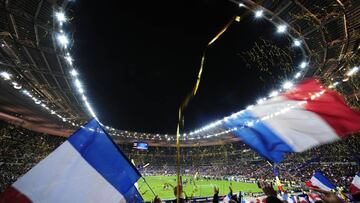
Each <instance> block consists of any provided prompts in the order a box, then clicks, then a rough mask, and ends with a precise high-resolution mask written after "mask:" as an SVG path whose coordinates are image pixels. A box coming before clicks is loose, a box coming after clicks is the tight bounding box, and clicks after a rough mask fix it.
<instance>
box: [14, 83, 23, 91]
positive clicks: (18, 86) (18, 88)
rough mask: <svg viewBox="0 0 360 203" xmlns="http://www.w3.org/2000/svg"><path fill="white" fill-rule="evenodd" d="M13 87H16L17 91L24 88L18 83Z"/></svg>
mask: <svg viewBox="0 0 360 203" xmlns="http://www.w3.org/2000/svg"><path fill="white" fill-rule="evenodd" d="M12 85H13V87H14V88H15V89H17V90H20V89H21V88H22V86H21V85H19V84H18V83H17V82H13V83H12Z"/></svg>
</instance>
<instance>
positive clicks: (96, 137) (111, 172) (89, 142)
mask: <svg viewBox="0 0 360 203" xmlns="http://www.w3.org/2000/svg"><path fill="white" fill-rule="evenodd" d="M68 141H69V142H70V143H71V144H72V145H73V147H74V148H75V149H76V150H77V151H78V152H79V153H80V154H81V156H82V157H83V158H84V159H85V160H86V161H87V162H88V163H89V164H90V165H91V166H92V167H93V168H94V169H95V170H96V171H98V172H99V174H101V175H102V176H103V177H104V178H105V179H106V180H107V181H108V182H109V183H110V184H111V185H113V186H114V187H115V188H116V189H117V190H118V191H119V192H120V193H121V194H125V193H127V192H128V191H129V190H130V189H131V188H132V187H133V186H134V183H135V182H136V181H137V180H138V179H139V177H140V174H139V172H138V171H137V170H136V168H135V167H134V166H133V165H132V164H131V163H130V162H129V160H128V159H127V158H126V157H125V155H124V154H123V153H122V152H121V151H120V150H119V148H117V146H115V144H114V143H113V142H112V140H111V139H110V138H109V137H108V135H107V134H106V133H105V132H104V130H103V129H102V128H101V126H100V125H99V123H98V122H97V121H96V120H95V119H93V120H91V121H90V122H89V123H87V124H86V125H85V126H84V127H83V128H81V129H79V130H78V131H77V132H75V133H74V134H73V135H72V136H71V137H69V139H68Z"/></svg>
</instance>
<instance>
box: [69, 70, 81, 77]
mask: <svg viewBox="0 0 360 203" xmlns="http://www.w3.org/2000/svg"><path fill="white" fill-rule="evenodd" d="M70 74H71V75H72V76H74V77H76V76H78V75H79V73H78V72H77V71H76V70H75V69H72V70H71V71H70Z"/></svg>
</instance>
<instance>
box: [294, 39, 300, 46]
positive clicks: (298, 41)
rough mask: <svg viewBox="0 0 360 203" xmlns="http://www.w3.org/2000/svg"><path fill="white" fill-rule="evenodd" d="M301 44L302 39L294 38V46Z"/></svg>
mask: <svg viewBox="0 0 360 203" xmlns="http://www.w3.org/2000/svg"><path fill="white" fill-rule="evenodd" d="M300 45H301V40H299V39H294V46H296V47H299V46H300Z"/></svg>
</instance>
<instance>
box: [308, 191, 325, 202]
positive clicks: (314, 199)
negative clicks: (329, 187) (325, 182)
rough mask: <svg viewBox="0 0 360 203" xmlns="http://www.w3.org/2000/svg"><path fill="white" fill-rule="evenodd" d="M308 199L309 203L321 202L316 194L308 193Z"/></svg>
mask: <svg viewBox="0 0 360 203" xmlns="http://www.w3.org/2000/svg"><path fill="white" fill-rule="evenodd" d="M308 197H309V201H310V202H311V203H314V202H316V201H322V199H321V197H320V195H318V194H313V193H309V194H308Z"/></svg>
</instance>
